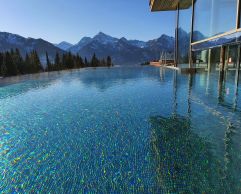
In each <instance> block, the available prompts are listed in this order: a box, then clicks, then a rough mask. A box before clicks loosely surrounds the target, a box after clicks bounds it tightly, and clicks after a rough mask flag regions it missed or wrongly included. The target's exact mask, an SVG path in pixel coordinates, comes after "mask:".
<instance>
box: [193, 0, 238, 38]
mask: <svg viewBox="0 0 241 194" xmlns="http://www.w3.org/2000/svg"><path fill="white" fill-rule="evenodd" d="M236 15H237V0H196V1H195V3H194V26H193V27H194V32H193V41H194V42H195V41H199V40H203V39H205V38H209V37H212V36H215V35H218V34H222V33H224V32H228V31H230V30H233V29H235V28H236Z"/></svg>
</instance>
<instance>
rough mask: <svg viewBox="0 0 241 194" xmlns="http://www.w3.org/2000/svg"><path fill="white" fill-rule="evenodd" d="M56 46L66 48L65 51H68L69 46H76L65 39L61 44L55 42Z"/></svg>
mask: <svg viewBox="0 0 241 194" xmlns="http://www.w3.org/2000/svg"><path fill="white" fill-rule="evenodd" d="M54 45H55V46H56V47H58V48H60V49H62V50H64V51H67V50H68V49H69V48H71V47H72V46H74V45H73V44H71V43H69V42H66V41H63V42H61V43H59V44H54Z"/></svg>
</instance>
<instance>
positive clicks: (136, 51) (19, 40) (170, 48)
mask: <svg viewBox="0 0 241 194" xmlns="http://www.w3.org/2000/svg"><path fill="white" fill-rule="evenodd" d="M174 43H175V40H174V38H173V37H170V36H167V35H162V36H160V37H159V38H157V39H154V40H150V41H146V42H145V41H140V40H127V39H126V38H124V37H123V38H120V39H118V38H115V37H112V36H109V35H107V34H104V33H103V32H100V33H98V34H97V35H95V36H94V37H93V38H91V37H84V38H82V39H81V40H80V41H79V42H78V43H77V44H75V45H71V44H70V43H68V42H65V41H64V42H61V43H59V44H57V45H54V44H51V43H50V42H47V41H45V40H43V39H33V38H24V37H22V36H19V35H16V34H11V33H7V32H0V52H1V51H6V50H10V49H15V48H18V49H19V50H20V52H21V53H22V54H23V55H25V54H26V53H27V52H30V51H32V50H36V51H37V52H38V53H39V55H40V58H41V61H44V60H45V59H46V57H45V53H46V52H48V54H49V57H50V59H52V60H53V59H54V56H55V55H56V53H57V52H58V53H59V54H60V55H61V54H63V53H65V52H72V53H74V54H77V53H78V54H80V55H81V56H82V57H83V58H84V57H87V58H88V59H90V58H91V57H92V55H93V54H94V53H95V54H96V55H97V57H98V58H106V57H107V56H111V57H112V59H113V62H114V64H116V65H135V64H140V63H143V62H145V61H150V60H154V59H159V57H160V52H162V51H165V52H169V53H173V52H174Z"/></svg>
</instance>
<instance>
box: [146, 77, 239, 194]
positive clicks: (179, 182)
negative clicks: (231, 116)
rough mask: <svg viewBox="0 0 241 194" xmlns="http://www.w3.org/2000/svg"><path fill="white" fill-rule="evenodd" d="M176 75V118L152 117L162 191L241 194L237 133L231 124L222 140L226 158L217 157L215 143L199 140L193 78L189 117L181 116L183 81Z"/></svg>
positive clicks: (189, 92)
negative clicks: (193, 117)
mask: <svg viewBox="0 0 241 194" xmlns="http://www.w3.org/2000/svg"><path fill="white" fill-rule="evenodd" d="M173 75H174V77H173V80H174V81H173V82H174V83H173V87H174V88H173V102H172V103H173V105H174V106H173V111H172V114H171V115H167V116H166V115H165V116H160V115H155V116H152V117H150V125H151V148H152V158H153V163H154V165H155V168H156V177H157V182H158V185H159V188H158V189H159V190H160V191H164V192H165V193H234V194H236V193H239V192H240V189H241V184H240V172H241V166H240V163H241V156H240V150H238V148H239V147H238V146H237V145H240V143H238V142H237V141H238V137H240V135H237V129H236V128H235V126H234V125H232V124H231V123H228V124H227V129H226V130H225V133H224V137H223V138H221V139H220V141H222V142H221V144H223V145H224V155H220V156H219V155H217V154H216V152H218V150H215V151H214V150H213V149H214V147H213V142H210V140H208V139H207V138H204V137H201V136H199V135H198V134H197V133H196V132H195V130H194V129H193V127H195V123H193V122H194V121H193V120H192V113H193V111H192V104H191V102H192V100H191V98H192V90H193V89H192V86H193V77H192V76H189V77H188V85H189V89H188V91H187V92H188V94H187V98H188V99H187V102H188V103H187V114H186V115H184V116H181V115H183V114H179V111H178V110H179V107H178V106H179V102H178V95H179V92H178V91H177V90H178V85H179V83H178V80H179V79H178V78H177V77H178V76H177V74H176V72H175V73H173ZM204 87H205V86H204ZM222 88H223V87H222ZM204 90H206V88H204ZM182 100H184V99H182ZM201 106H202V104H201ZM203 106H204V105H203ZM204 108H205V109H206V107H204ZM224 108H225V107H224ZM207 111H213V109H212V108H210V109H207ZM200 119H202V118H200ZM239 140H240V139H239ZM215 149H216V148H215ZM218 149H219V148H218Z"/></svg>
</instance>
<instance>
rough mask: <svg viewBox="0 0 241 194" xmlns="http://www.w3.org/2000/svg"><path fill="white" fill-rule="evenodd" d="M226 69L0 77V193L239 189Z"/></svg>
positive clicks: (238, 145) (235, 100)
mask: <svg viewBox="0 0 241 194" xmlns="http://www.w3.org/2000/svg"><path fill="white" fill-rule="evenodd" d="M233 80H234V79H232V75H231V79H226V81H225V82H224V83H223V84H221V83H220V81H219V76H218V75H217V74H212V75H208V74H205V73H203V74H196V75H193V76H191V75H180V74H178V73H177V72H175V71H172V70H167V69H159V68H153V67H136V68H135V67H133V68H110V69H108V68H99V69H83V70H79V71H77V70H76V71H72V72H61V73H49V74H39V75H32V76H24V77H15V78H8V79H2V80H1V81H0V191H1V193H195V194H198V193H200V194H201V193H208V194H209V193H215V194H216V193H217V194H221V193H230V194H236V193H237V194H238V193H241V97H240V96H239V95H238V92H239V91H240V88H239V87H234V86H235V84H234V81H233Z"/></svg>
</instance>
